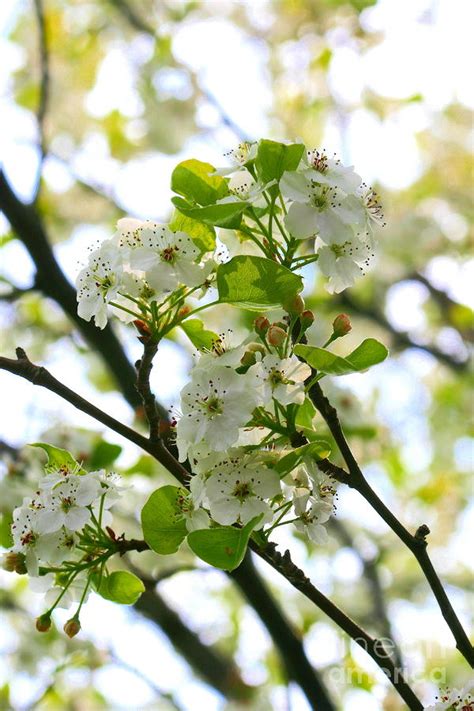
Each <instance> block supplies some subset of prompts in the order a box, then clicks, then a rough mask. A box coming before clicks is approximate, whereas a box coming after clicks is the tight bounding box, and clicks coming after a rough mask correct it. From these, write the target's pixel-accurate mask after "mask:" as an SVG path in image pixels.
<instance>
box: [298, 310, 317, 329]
mask: <svg viewBox="0 0 474 711" xmlns="http://www.w3.org/2000/svg"><path fill="white" fill-rule="evenodd" d="M313 323H314V314H313V312H312V311H310V310H309V309H306V311H303V313H302V314H301V316H300V324H301V328H302V329H303V331H306V329H308V328H309V327H310V326H311V325H312V324H313Z"/></svg>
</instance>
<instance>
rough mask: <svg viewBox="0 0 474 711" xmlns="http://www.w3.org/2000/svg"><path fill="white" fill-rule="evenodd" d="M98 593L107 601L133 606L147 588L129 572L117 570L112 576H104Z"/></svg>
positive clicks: (97, 588) (97, 589)
mask: <svg viewBox="0 0 474 711" xmlns="http://www.w3.org/2000/svg"><path fill="white" fill-rule="evenodd" d="M95 588H96V591H97V592H98V593H99V595H101V596H102V597H103V598H105V599H106V600H112V602H118V603H120V604H121V605H133V604H134V603H135V602H136V601H137V600H138V598H139V597H140V595H141V594H142V593H143V592H145V586H144V585H143V583H142V581H141V580H140V578H137V576H136V575H134V574H133V573H129V572H128V571H127V570H116V571H115V572H113V573H111V574H110V575H104V576H102V578H101V579H100V584H99V586H98V587H97V585H95Z"/></svg>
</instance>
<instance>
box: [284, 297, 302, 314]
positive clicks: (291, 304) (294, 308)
mask: <svg viewBox="0 0 474 711" xmlns="http://www.w3.org/2000/svg"><path fill="white" fill-rule="evenodd" d="M283 308H284V309H285V311H287V312H288V313H289V314H301V313H302V312H303V311H304V301H303V298H302V297H301V296H300V295H299V294H297V295H296V296H295V297H294V298H293V299H291V300H290V301H287V302H285V303H284V304H283Z"/></svg>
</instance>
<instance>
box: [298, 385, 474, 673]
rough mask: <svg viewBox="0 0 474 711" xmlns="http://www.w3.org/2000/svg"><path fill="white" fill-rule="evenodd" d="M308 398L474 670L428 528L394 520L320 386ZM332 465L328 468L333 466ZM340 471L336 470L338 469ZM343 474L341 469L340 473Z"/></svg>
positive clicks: (352, 482) (473, 655) (352, 480)
mask: <svg viewBox="0 0 474 711" xmlns="http://www.w3.org/2000/svg"><path fill="white" fill-rule="evenodd" d="M309 395H310V397H311V400H312V402H313V404H314V405H315V407H316V408H317V409H318V410H319V412H320V413H321V415H322V416H323V418H324V420H325V421H326V424H327V426H328V427H329V430H330V432H331V434H332V436H333V437H334V439H335V441H336V444H337V446H338V447H339V450H340V452H341V454H342V456H343V458H344V461H345V462H346V465H347V468H348V470H349V474H348V475H347V476H346V477H345V482H346V483H347V484H348V485H349V486H350V487H352V488H353V489H355V490H356V491H358V492H359V493H360V494H361V495H362V496H363V497H364V499H365V500H366V501H367V502H368V503H369V504H370V505H371V506H372V508H373V509H374V510H375V511H376V512H377V513H378V514H379V516H380V517H381V518H382V519H383V520H384V521H385V523H386V524H387V525H388V526H389V527H390V528H391V529H392V531H393V532H394V533H395V534H396V535H397V536H398V538H400V540H401V541H402V542H403V543H404V544H405V545H406V546H407V548H408V549H409V550H410V551H411V552H412V553H413V555H414V556H415V558H416V559H417V561H418V563H419V565H420V567H421V569H422V571H423V573H424V575H425V578H426V580H427V581H428V583H429V585H430V587H431V590H432V591H433V594H434V596H435V598H436V600H437V602H438V605H439V607H440V610H441V613H442V615H443V617H444V619H445V620H446V623H447V625H448V627H449V628H450V630H451V632H452V634H453V637H454V639H455V641H456V647H457V648H458V650H459V651H460V652H461V654H462V655H463V656H464V658H465V659H466V661H467V662H468V663H469V664H470V665H471V666H472V667H474V648H473V646H472V644H471V643H470V641H469V638H468V636H467V634H466V632H465V630H464V628H463V626H462V624H461V622H460V620H459V618H458V616H457V615H456V612H455V611H454V608H453V606H452V605H451V602H450V600H449V598H448V596H447V594H446V591H445V589H444V587H443V585H442V583H441V581H440V579H439V577H438V574H437V573H436V571H435V569H434V567H433V564H432V562H431V560H430V557H429V555H428V551H427V541H426V536H427V535H428V534H429V532H430V531H429V528H428V527H427V526H420V527H419V528H418V530H417V532H416V533H415V535H413V534H411V533H410V531H408V529H406V528H405V526H404V525H403V524H402V523H401V522H400V521H399V520H398V519H397V517H396V516H395V515H394V514H393V513H392V511H391V510H390V509H389V508H388V506H386V505H385V504H384V502H383V501H382V500H381V499H380V497H379V496H378V495H377V494H376V492H375V491H374V490H373V489H372V487H371V486H370V484H369V482H368V481H367V479H366V478H365V477H364V474H363V473H362V470H361V468H360V467H359V465H358V463H357V460H356V459H355V457H354V454H353V453H352V450H351V448H350V446H349V444H348V442H347V440H346V438H345V435H344V432H343V430H342V426H341V423H340V421H339V417H338V414H337V410H336V409H335V408H334V407H333V406H332V405H331V403H330V402H329V400H328V399H327V397H326V396H325V395H324V393H323V391H322V389H321V386H320V385H319V383H315V384H314V385H312V386H311V388H310V390H309ZM332 466H333V465H331V467H332ZM320 467H321V468H322V469H323V471H328V467H327V463H325V462H323V464H322V466H321V463H320ZM337 469H339V468H337ZM339 471H343V470H339Z"/></svg>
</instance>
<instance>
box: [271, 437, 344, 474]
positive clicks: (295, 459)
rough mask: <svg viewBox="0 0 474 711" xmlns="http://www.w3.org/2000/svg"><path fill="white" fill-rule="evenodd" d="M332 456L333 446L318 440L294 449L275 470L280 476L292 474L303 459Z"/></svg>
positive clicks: (280, 460) (277, 464)
mask: <svg viewBox="0 0 474 711" xmlns="http://www.w3.org/2000/svg"><path fill="white" fill-rule="evenodd" d="M330 454H331V445H330V444H329V442H327V441H326V440H325V439H321V438H318V439H316V440H314V441H313V442H309V443H308V444H304V445H303V446H302V447H297V448H296V449H292V450H291V451H290V452H288V454H285V455H284V456H283V457H282V458H281V459H279V460H278V462H277V463H276V464H275V469H276V470H277V472H278V473H279V474H280V475H285V474H288V473H289V472H291V471H292V470H293V469H294V468H295V467H297V466H298V464H299V463H300V462H301V460H302V459H303V457H314V458H315V459H326V458H327V457H329V455H330Z"/></svg>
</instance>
